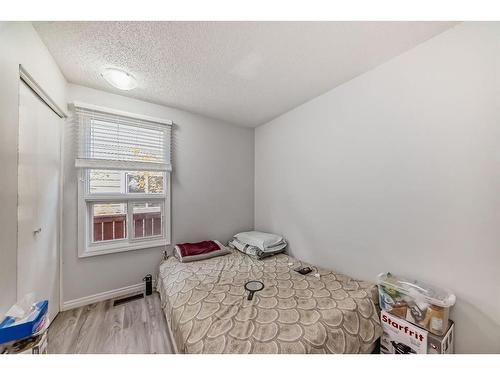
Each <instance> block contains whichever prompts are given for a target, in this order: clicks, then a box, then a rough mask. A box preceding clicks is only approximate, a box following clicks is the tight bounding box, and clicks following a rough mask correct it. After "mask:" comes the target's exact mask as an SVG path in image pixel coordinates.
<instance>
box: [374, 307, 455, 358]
mask: <svg viewBox="0 0 500 375" xmlns="http://www.w3.org/2000/svg"><path fill="white" fill-rule="evenodd" d="M380 321H381V323H382V330H383V333H382V337H381V339H380V353H381V354H451V353H453V350H454V339H455V337H454V336H455V334H454V326H455V325H454V324H453V322H452V321H450V324H449V328H448V331H447V332H446V334H445V335H443V336H436V335H434V334H432V333H430V332H427V331H426V330H425V329H422V328H420V327H417V326H416V325H414V324H412V323H410V322H408V321H406V320H404V319H401V318H398V317H396V316H394V315H392V314H389V313H388V312H386V311H384V310H382V311H381V313H380Z"/></svg>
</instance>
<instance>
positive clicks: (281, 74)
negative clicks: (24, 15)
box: [34, 22, 455, 127]
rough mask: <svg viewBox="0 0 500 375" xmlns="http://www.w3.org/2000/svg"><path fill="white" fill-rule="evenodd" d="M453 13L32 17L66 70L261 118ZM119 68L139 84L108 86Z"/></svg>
mask: <svg viewBox="0 0 500 375" xmlns="http://www.w3.org/2000/svg"><path fill="white" fill-rule="evenodd" d="M454 24H455V23H453V22H35V23H34V26H35V28H36V30H37V31H38V33H39V34H40V36H41V38H42V39H43V41H44V42H45V44H46V45H47V47H48V49H49V50H50V52H51V54H52V55H53V56H54V58H55V60H56V62H57V63H58V64H59V66H60V68H61V70H62V72H63V74H64V75H65V76H66V78H67V80H68V81H69V82H72V83H76V84H80V85H84V86H89V87H93V88H97V89H101V90H105V91H109V92H114V93H119V94H122V95H127V96H131V97H134V98H138V99H142V100H146V101H150V102H154V103H159V104H164V105H168V106H172V107H176V108H180V109H184V110H188V111H191V112H195V113H199V114H202V115H205V116H209V117H213V118H216V119H221V120H224V121H227V122H229V123H232V124H235V125H241V126H250V127H254V126H258V125H260V124H263V123H265V122H267V121H269V120H271V119H272V118H274V117H276V116H278V115H280V114H282V113H284V112H286V111H288V110H290V109H292V108H294V107H296V106H298V105H300V104H302V103H304V102H306V101H308V100H309V99H312V98H314V97H315V96H317V95H319V94H322V93H324V92H326V91H328V90H330V89H332V88H333V87H335V86H337V85H339V84H341V83H343V82H346V81H348V80H349V79H351V78H353V77H355V76H357V75H359V74H361V73H363V72H366V71H367V70H370V69H372V68H373V67H375V66H377V65H379V64H381V63H383V62H385V61H387V60H389V59H391V58H392V57H395V56H397V55H399V54H401V53H402V52H404V51H406V50H408V49H410V48H412V47H414V46H416V45H417V44H419V43H421V42H423V41H425V40H427V39H429V38H431V37H433V36H434V35H436V34H439V33H441V32H443V31H444V30H446V29H448V28H450V27H452V26H453V25H454ZM105 67H117V68H121V69H124V70H126V71H128V72H130V73H132V74H133V75H135V77H136V78H137V80H138V83H139V86H138V88H136V89H135V90H132V91H129V92H124V91H119V90H116V89H114V88H113V87H110V86H109V85H108V84H107V83H106V82H105V81H104V80H103V79H102V78H101V76H100V71H101V70H102V69H103V68H105Z"/></svg>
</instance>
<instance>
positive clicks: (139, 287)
mask: <svg viewBox="0 0 500 375" xmlns="http://www.w3.org/2000/svg"><path fill="white" fill-rule="evenodd" d="M139 292H144V283H140V284H135V285H130V286H126V287H123V288H118V289H113V290H108V291H107V292H102V293H97V294H92V295H90V296H86V297H82V298H77V299H72V300H69V301H65V302H63V303H62V306H61V311H66V310H71V309H74V308H77V307H81V306H85V305H90V304H91V303H96V302H101V301H106V300H108V299H112V298H118V297H122V296H125V295H127V294H133V293H139Z"/></svg>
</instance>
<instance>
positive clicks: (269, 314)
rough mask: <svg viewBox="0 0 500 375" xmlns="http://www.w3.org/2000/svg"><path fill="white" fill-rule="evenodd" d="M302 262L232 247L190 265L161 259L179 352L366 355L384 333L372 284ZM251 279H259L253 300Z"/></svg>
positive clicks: (161, 284)
mask: <svg viewBox="0 0 500 375" xmlns="http://www.w3.org/2000/svg"><path fill="white" fill-rule="evenodd" d="M306 265H308V264H306V263H303V262H300V261H298V260H296V259H294V258H292V257H290V256H288V255H286V254H279V255H276V256H273V257H270V258H264V259H262V260H256V259H254V258H251V257H249V256H248V255H245V254H242V253H240V252H239V251H237V250H233V251H232V252H231V254H229V255H225V256H220V257H216V258H211V259H206V260H201V261H196V262H191V263H181V262H179V261H178V260H177V259H176V258H175V257H170V258H168V259H166V260H164V261H163V262H162V263H161V264H160V269H159V277H158V282H157V289H158V291H159V293H160V296H161V303H162V309H163V311H164V313H165V317H166V319H167V323H168V326H169V329H170V332H169V333H170V335H171V338H172V341H173V344H174V346H175V347H176V351H177V352H179V353H264V354H274V353H370V352H371V351H372V349H373V347H374V344H375V342H376V341H377V339H378V338H379V337H380V335H381V327H380V321H379V311H378V307H377V302H376V301H377V294H376V288H375V286H374V285H373V284H370V283H368V282H364V281H359V280H354V279H352V278H350V277H348V276H345V275H342V274H339V273H336V272H332V271H329V270H326V269H323V268H315V267H314V268H315V271H317V272H312V273H310V274H307V275H301V274H299V273H297V272H295V271H294V268H296V267H299V266H306ZM316 273H317V274H319V277H318V275H315V274H316ZM249 280H260V281H262V282H263V283H264V289H263V290H261V291H259V292H256V293H255V295H254V297H253V299H252V300H248V299H247V296H248V292H247V291H246V290H245V288H244V285H245V283H246V282H247V281H249Z"/></svg>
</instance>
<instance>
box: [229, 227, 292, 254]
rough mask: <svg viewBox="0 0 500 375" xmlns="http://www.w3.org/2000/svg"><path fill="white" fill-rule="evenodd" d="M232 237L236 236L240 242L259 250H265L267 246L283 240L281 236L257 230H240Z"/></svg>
mask: <svg viewBox="0 0 500 375" xmlns="http://www.w3.org/2000/svg"><path fill="white" fill-rule="evenodd" d="M234 237H236V238H237V239H238V241H240V242H243V243H245V244H247V245H252V246H255V247H258V248H259V249H261V250H266V249H267V248H269V247H273V246H275V245H277V244H279V243H280V242H281V241H283V237H282V236H278V235H277V234H272V233H264V232H258V231H250V232H241V233H238V234H236V235H235V236H234Z"/></svg>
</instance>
